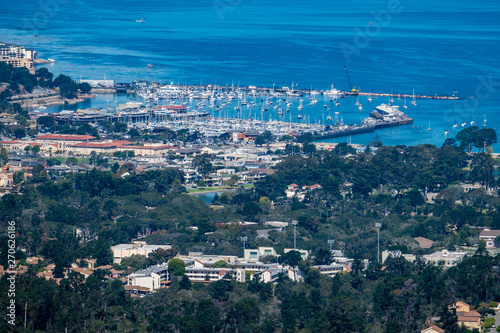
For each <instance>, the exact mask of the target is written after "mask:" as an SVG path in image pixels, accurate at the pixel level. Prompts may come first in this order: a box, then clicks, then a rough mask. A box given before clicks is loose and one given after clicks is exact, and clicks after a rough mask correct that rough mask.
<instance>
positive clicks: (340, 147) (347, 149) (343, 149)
mask: <svg viewBox="0 0 500 333" xmlns="http://www.w3.org/2000/svg"><path fill="white" fill-rule="evenodd" d="M333 151H334V152H335V153H336V154H338V155H339V156H345V155H349V154H350V155H354V154H356V149H354V148H353V147H352V146H351V145H350V144H348V143H347V142H341V143H339V144H337V145H336V146H335V148H333Z"/></svg>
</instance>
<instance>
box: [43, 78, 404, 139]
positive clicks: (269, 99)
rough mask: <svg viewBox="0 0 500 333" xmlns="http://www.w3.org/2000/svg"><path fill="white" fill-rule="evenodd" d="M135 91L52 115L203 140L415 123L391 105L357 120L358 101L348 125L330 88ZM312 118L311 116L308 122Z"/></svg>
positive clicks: (341, 132) (338, 94) (349, 131)
mask: <svg viewBox="0 0 500 333" xmlns="http://www.w3.org/2000/svg"><path fill="white" fill-rule="evenodd" d="M292 86H293V84H292ZM135 89H136V94H135V97H136V99H135V100H129V101H128V102H126V103H121V104H118V102H116V101H114V104H115V105H114V106H111V105H110V106H107V107H103V108H87V109H78V110H76V111H73V110H63V111H60V112H58V113H54V114H52V115H53V117H54V118H55V120H56V121H57V122H59V123H65V124H71V123H74V124H78V123H83V122H89V123H91V124H93V125H94V126H99V124H101V123H103V122H116V121H119V122H123V123H127V125H128V126H129V127H135V128H138V129H148V130H155V131H156V130H158V129H166V128H169V129H172V130H180V129H188V130H190V131H192V132H195V131H196V132H199V133H202V134H203V135H204V136H206V137H218V136H221V135H222V134H224V133H234V132H257V133H262V132H264V131H270V132H272V133H273V134H274V135H275V136H284V135H292V136H295V135H300V134H304V133H312V134H313V136H314V139H315V140H323V139H329V138H337V137H344V136H351V135H356V134H363V133H369V132H373V131H375V130H376V129H381V128H386V127H395V126H401V125H408V124H412V123H413V119H412V118H410V117H408V116H407V115H406V114H404V113H403V112H402V111H400V110H399V108H398V107H397V106H394V105H391V104H390V102H389V104H384V103H382V104H381V105H379V106H377V107H376V108H375V110H374V111H373V112H371V113H370V117H367V118H361V116H362V113H361V112H362V106H361V103H360V101H359V98H358V99H357V101H356V105H355V108H356V110H357V113H358V114H359V117H358V119H359V122H357V123H354V122H352V123H350V124H349V123H346V122H345V121H344V119H343V116H342V114H341V112H339V111H337V110H338V108H339V105H340V101H341V100H342V103H344V100H343V99H345V98H346V95H345V93H344V92H342V91H340V90H337V89H335V88H334V87H333V85H332V86H331V89H330V90H324V91H316V90H307V91H302V90H296V89H290V88H287V87H284V88H274V87H273V88H257V87H252V86H250V87H234V86H231V87H228V86H225V87H223V86H212V85H209V86H192V85H189V86H188V85H185V86H180V85H173V84H169V85H158V84H143V85H142V86H139V85H136V87H135ZM347 98H349V96H347ZM375 98H377V97H375ZM321 100H322V102H320V101H321ZM108 102H111V101H109V100H108ZM304 105H305V106H304ZM367 110H369V109H367ZM318 114H321V117H318V116H317V115H318ZM311 115H314V118H313V120H312V121H311Z"/></svg>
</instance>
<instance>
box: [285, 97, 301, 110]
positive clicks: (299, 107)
mask: <svg viewBox="0 0 500 333" xmlns="http://www.w3.org/2000/svg"><path fill="white" fill-rule="evenodd" d="M303 101H304V100H303V99H300V104H299V106H298V107H297V109H299V110H302V109H303V108H304V105H302V102H303ZM287 106H288V104H287Z"/></svg>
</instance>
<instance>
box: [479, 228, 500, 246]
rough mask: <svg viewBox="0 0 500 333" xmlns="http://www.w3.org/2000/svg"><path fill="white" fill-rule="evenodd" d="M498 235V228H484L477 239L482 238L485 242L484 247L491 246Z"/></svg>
mask: <svg viewBox="0 0 500 333" xmlns="http://www.w3.org/2000/svg"><path fill="white" fill-rule="evenodd" d="M498 236H500V230H490V229H484V230H483V231H481V234H480V235H479V239H482V240H484V241H485V242H486V247H488V248H493V247H495V238H497V237H498Z"/></svg>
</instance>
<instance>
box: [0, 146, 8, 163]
mask: <svg viewBox="0 0 500 333" xmlns="http://www.w3.org/2000/svg"><path fill="white" fill-rule="evenodd" d="M7 163H9V152H8V151H7V148H5V147H1V148H0V166H2V165H5V164H7Z"/></svg>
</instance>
